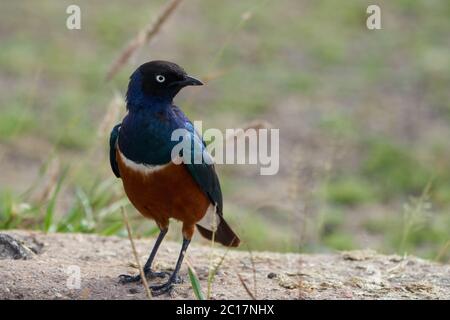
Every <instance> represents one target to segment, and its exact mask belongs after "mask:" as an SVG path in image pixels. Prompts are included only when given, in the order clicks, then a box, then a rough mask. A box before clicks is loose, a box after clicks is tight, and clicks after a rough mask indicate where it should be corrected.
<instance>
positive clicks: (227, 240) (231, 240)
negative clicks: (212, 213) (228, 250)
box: [197, 217, 241, 247]
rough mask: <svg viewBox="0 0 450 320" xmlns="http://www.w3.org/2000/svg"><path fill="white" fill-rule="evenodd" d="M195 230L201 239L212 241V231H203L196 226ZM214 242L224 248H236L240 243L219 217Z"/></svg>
mask: <svg viewBox="0 0 450 320" xmlns="http://www.w3.org/2000/svg"><path fill="white" fill-rule="evenodd" d="M197 228H198V231H199V232H200V234H201V235H202V236H203V237H205V238H206V239H208V240H211V239H212V237H213V232H212V231H210V230H208V229H205V228H203V227H202V226H200V225H197ZM214 241H215V242H218V243H220V244H223V245H224V246H226V247H237V246H239V243H240V242H241V240H239V238H238V236H237V235H236V234H235V233H234V231H233V230H231V228H230V226H229V225H228V223H227V222H226V221H225V219H224V218H223V217H220V223H219V226H218V227H217V231H216V232H215V235H214Z"/></svg>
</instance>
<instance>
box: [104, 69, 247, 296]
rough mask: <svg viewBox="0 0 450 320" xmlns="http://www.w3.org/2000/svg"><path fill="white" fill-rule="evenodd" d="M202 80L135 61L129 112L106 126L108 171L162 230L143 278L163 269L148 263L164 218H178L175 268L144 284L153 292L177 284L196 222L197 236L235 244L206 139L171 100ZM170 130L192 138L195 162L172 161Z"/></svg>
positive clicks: (127, 277)
mask: <svg viewBox="0 0 450 320" xmlns="http://www.w3.org/2000/svg"><path fill="white" fill-rule="evenodd" d="M202 84H203V83H202V82H201V81H200V80H197V79H195V78H193V77H190V76H188V75H187V74H186V72H185V71H184V70H183V69H182V68H181V67H180V66H178V65H177V64H175V63H171V62H167V61H151V62H148V63H145V64H143V65H141V66H140V67H139V68H137V70H136V71H135V72H134V73H133V74H132V75H131V77H130V82H129V84H128V91H127V94H126V102H127V111H128V112H127V114H126V116H125V118H124V119H123V120H122V123H120V124H118V125H116V126H115V127H114V128H113V130H112V132H111V137H110V162H111V168H112V171H113V172H114V174H115V175H116V176H117V177H120V178H121V179H122V182H123V187H124V189H125V193H126V194H127V196H128V198H129V200H130V201H131V203H132V204H133V205H134V206H135V207H136V209H137V210H138V211H139V212H140V213H141V214H142V215H143V216H144V217H146V218H150V219H153V220H155V222H156V224H157V225H158V227H159V229H160V233H159V236H158V238H157V239H156V242H155V245H154V247H153V249H152V251H151V253H150V256H149V258H148V260H147V262H146V264H145V266H144V273H145V275H146V277H148V278H154V277H164V276H165V275H166V274H168V273H167V272H155V271H153V270H152V262H153V259H154V258H155V255H156V252H157V251H158V247H159V245H160V244H161V241H162V240H163V238H164V236H165V235H166V233H167V230H168V227H169V220H170V218H174V219H176V220H179V221H181V222H182V223H183V228H182V230H183V244H182V247H181V252H180V255H179V257H178V261H177V263H176V266H175V270H174V271H173V273H172V274H171V275H170V277H169V280H168V281H167V282H166V283H164V284H163V285H159V286H151V287H150V288H151V289H152V292H153V294H155V295H158V294H162V293H165V292H170V291H171V290H172V289H173V287H174V284H176V283H180V281H181V279H180V277H179V276H178V272H179V270H180V267H181V263H182V261H183V257H184V255H185V252H186V250H187V247H188V245H189V243H190V241H191V238H192V236H193V234H194V231H195V226H197V229H198V230H199V232H200V234H201V235H202V236H203V237H205V238H207V239H213V238H214V240H215V241H216V242H219V243H221V244H223V245H225V246H231V247H236V246H238V245H239V242H240V240H239V238H238V237H237V236H236V234H235V233H234V232H233V230H231V228H230V227H229V226H228V224H227V223H226V222H225V219H224V218H223V212H222V208H223V205H222V192H221V189H220V183H219V179H218V177H217V174H216V171H215V169H214V164H212V163H211V162H210V161H206V158H205V155H206V156H207V157H208V156H209V157H210V155H208V154H207V152H206V149H205V148H206V144H205V142H204V141H203V139H202V138H201V136H200V135H199V134H198V132H197V131H196V130H195V128H194V126H193V124H192V122H191V121H190V120H189V119H188V118H187V117H186V115H185V114H184V113H183V112H182V111H181V110H180V109H179V108H178V107H177V106H175V105H174V104H173V98H174V97H175V96H176V95H177V93H178V92H179V91H180V90H181V89H182V88H184V87H186V86H199V85H202ZM176 129H184V130H185V131H186V133H187V134H188V135H189V136H190V138H191V141H192V143H193V145H194V148H192V149H193V150H194V152H193V155H192V157H193V158H196V159H198V155H199V154H195V153H196V152H197V153H198V152H201V155H202V157H200V159H201V161H192V159H186V155H183V151H181V152H180V154H179V157H181V158H182V159H183V161H182V162H181V164H178V163H179V161H174V159H172V156H171V155H172V149H173V148H174V147H175V145H176V144H178V143H179V141H173V139H172V133H173V131H174V130H176ZM175 140H176V139H175ZM195 150H197V151H195ZM199 150H200V151H199ZM183 156H184V158H183ZM186 160H189V161H186ZM140 280H141V277H140V275H137V276H130V275H120V282H122V283H128V282H134V281H140Z"/></svg>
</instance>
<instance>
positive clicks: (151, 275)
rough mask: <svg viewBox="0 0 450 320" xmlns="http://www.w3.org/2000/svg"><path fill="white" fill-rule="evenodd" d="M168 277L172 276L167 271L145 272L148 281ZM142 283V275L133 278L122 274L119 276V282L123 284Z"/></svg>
mask: <svg viewBox="0 0 450 320" xmlns="http://www.w3.org/2000/svg"><path fill="white" fill-rule="evenodd" d="M166 275H170V273H169V272H167V271H162V272H153V271H151V270H150V271H147V272H145V276H146V278H147V279H154V278H165V277H166ZM139 281H141V275H140V274H138V275H135V276H131V275H129V274H121V275H120V276H119V282H120V283H121V284H126V283H132V282H139Z"/></svg>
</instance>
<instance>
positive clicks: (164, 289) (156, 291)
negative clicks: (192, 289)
mask: <svg viewBox="0 0 450 320" xmlns="http://www.w3.org/2000/svg"><path fill="white" fill-rule="evenodd" d="M182 282H183V279H182V278H181V277H180V276H176V277H170V278H169V281H167V282H166V283H164V284H161V285H156V286H150V289H151V290H152V295H153V296H160V295H162V294H165V293H167V294H169V295H170V294H172V291H173V289H174V287H175V285H176V284H180V283H182Z"/></svg>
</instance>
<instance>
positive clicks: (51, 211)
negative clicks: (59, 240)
mask: <svg viewBox="0 0 450 320" xmlns="http://www.w3.org/2000/svg"><path fill="white" fill-rule="evenodd" d="M67 169H68V168H65V169H64V171H63V172H62V174H61V175H60V177H59V179H58V181H57V183H56V187H55V190H54V191H53V194H52V197H51V198H50V201H49V203H48V205H47V210H46V212H45V218H44V232H48V231H49V230H50V228H51V227H52V225H53V220H54V216H55V204H56V199H57V198H58V194H59V192H60V191H61V186H62V183H63V181H64V179H65V177H66V174H67V171H68V170H67Z"/></svg>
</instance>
